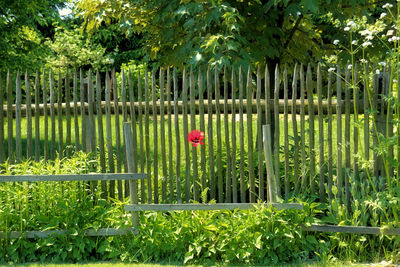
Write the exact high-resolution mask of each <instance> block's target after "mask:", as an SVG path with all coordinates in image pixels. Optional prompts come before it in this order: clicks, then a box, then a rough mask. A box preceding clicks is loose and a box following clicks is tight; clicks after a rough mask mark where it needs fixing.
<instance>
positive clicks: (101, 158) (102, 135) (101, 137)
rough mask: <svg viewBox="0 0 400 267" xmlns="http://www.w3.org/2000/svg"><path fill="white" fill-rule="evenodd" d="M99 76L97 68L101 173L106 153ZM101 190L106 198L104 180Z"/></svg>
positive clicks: (103, 170)
mask: <svg viewBox="0 0 400 267" xmlns="http://www.w3.org/2000/svg"><path fill="white" fill-rule="evenodd" d="M101 92H102V90H101V76H100V72H99V70H97V71H96V98H97V103H96V108H97V129H98V131H99V133H98V137H99V152H100V169H101V172H102V173H106V172H107V167H106V153H105V150H104V131H103V113H102V111H101V107H100V102H101ZM78 132H79V131H78ZM78 140H79V138H78ZM101 192H102V198H106V196H107V183H106V182H105V181H102V182H101Z"/></svg>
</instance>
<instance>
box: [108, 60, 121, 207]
mask: <svg viewBox="0 0 400 267" xmlns="http://www.w3.org/2000/svg"><path fill="white" fill-rule="evenodd" d="M111 73H112V77H111V79H112V92H113V98H114V116H115V120H114V123H115V124H114V127H115V128H114V129H115V151H116V153H115V154H116V156H117V172H118V173H121V172H122V155H121V127H120V123H119V111H118V109H119V107H118V82H117V76H116V75H115V69H114V68H113V70H112V72H111ZM117 188H118V199H119V200H122V199H123V189H122V181H118V182H117Z"/></svg>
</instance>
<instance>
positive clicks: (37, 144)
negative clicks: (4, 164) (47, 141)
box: [0, 71, 40, 161]
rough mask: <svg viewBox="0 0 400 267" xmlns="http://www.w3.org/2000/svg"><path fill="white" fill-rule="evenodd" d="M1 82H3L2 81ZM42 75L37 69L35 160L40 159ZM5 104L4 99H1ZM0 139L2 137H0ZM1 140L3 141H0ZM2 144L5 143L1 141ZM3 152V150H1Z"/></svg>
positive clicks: (0, 124) (0, 94)
mask: <svg viewBox="0 0 400 267" xmlns="http://www.w3.org/2000/svg"><path fill="white" fill-rule="evenodd" d="M0 83H1V82H0ZM39 94H40V76H39V71H36V75H35V161H39V159H40V112H39V102H40V99H39V98H40V95H39ZM0 97H2V92H0ZM0 103H1V105H2V106H3V101H2V99H1V100H0ZM0 127H1V128H0V130H1V129H3V123H2V122H0ZM0 140H2V138H1V137H0ZM0 142H1V141H0ZM0 144H1V145H2V144H3V143H0ZM0 154H1V152H0Z"/></svg>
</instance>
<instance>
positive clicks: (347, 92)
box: [344, 66, 351, 213]
mask: <svg viewBox="0 0 400 267" xmlns="http://www.w3.org/2000/svg"><path fill="white" fill-rule="evenodd" d="M345 81H346V83H345V106H344V109H345V121H344V144H345V166H346V172H345V176H344V182H345V196H346V207H347V211H348V213H350V209H351V202H350V177H349V175H350V174H349V170H350V168H351V159H350V86H349V83H351V80H350V69H349V66H347V67H346V73H345Z"/></svg>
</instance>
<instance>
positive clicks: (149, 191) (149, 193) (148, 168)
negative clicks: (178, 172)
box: [144, 69, 153, 204]
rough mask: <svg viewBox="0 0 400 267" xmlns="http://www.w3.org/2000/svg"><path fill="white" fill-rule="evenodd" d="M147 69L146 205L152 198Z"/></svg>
mask: <svg viewBox="0 0 400 267" xmlns="http://www.w3.org/2000/svg"><path fill="white" fill-rule="evenodd" d="M147 72H148V71H147V69H146V70H145V73H144V101H145V108H144V113H145V118H144V136H145V141H146V173H147V175H148V176H147V203H149V204H150V203H151V202H152V197H153V192H152V190H153V188H152V183H151V163H150V158H151V153H150V126H149V121H150V117H149V116H150V115H149V109H150V108H149V102H150V98H149V77H148V73H147Z"/></svg>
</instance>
